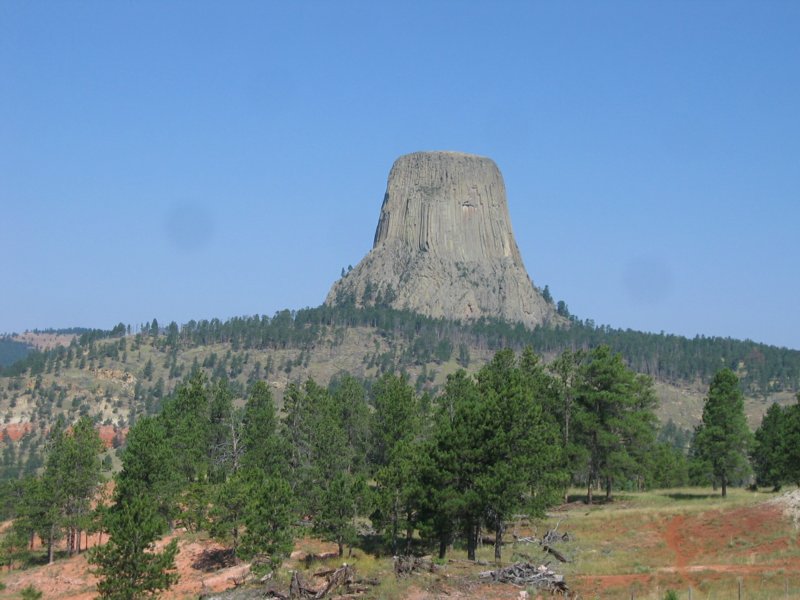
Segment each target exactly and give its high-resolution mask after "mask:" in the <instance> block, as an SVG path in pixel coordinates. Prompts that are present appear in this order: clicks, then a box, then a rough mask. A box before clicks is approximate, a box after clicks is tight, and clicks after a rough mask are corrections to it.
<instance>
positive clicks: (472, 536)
mask: <svg viewBox="0 0 800 600" xmlns="http://www.w3.org/2000/svg"><path fill="white" fill-rule="evenodd" d="M477 545H478V526H477V525H475V524H474V523H473V522H472V521H471V520H469V521H467V560H475V548H476V547H477Z"/></svg>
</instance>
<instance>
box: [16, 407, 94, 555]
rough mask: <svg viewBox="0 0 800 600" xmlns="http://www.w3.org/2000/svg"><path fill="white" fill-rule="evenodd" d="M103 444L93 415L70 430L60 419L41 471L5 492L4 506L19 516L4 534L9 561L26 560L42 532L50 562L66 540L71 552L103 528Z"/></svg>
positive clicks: (52, 433) (79, 549) (55, 427)
mask: <svg viewBox="0 0 800 600" xmlns="http://www.w3.org/2000/svg"><path fill="white" fill-rule="evenodd" d="M102 448H103V446H102V443H101V441H100V438H99V436H98V434H97V431H96V430H95V428H94V424H93V423H92V421H91V420H90V419H88V418H82V419H80V420H79V421H78V422H77V423H75V424H74V425H73V426H72V427H71V428H69V429H67V428H65V426H64V423H63V421H62V420H58V421H57V422H56V424H55V426H54V427H53V429H52V431H51V432H50V439H49V442H48V448H47V459H46V461H45V464H44V468H43V469H42V472H41V474H39V475H29V476H26V477H24V478H22V479H18V480H11V481H10V482H8V485H7V486H6V489H5V490H4V491H5V493H4V498H3V500H4V503H5V504H6V506H4V507H3V510H4V512H5V513H6V514H7V515H10V516H13V517H14V523H13V526H12V528H11V529H10V531H9V532H8V533H7V534H6V536H5V537H4V538H3V550H4V557H5V561H6V562H7V563H9V564H10V563H13V562H15V561H17V560H23V559H24V558H25V557H26V555H27V553H28V550H29V549H30V548H32V547H33V543H34V538H35V537H37V536H38V538H39V539H41V540H42V542H43V543H44V544H45V546H46V548H47V555H48V560H49V562H53V560H54V556H55V548H56V544H57V543H58V542H60V541H61V540H66V548H67V553H68V554H69V555H70V556H71V555H73V554H74V553H76V552H80V551H81V544H82V539H83V535H82V534H83V533H85V532H87V531H97V530H98V528H99V527H100V526H101V525H100V521H99V518H100V513H98V512H97V511H96V510H94V509H93V507H92V502H93V501H94V500H95V499H96V496H97V493H98V491H99V490H100V485H101V482H102V464H101V461H100V452H101V450H102Z"/></svg>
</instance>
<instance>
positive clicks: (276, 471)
mask: <svg viewBox="0 0 800 600" xmlns="http://www.w3.org/2000/svg"><path fill="white" fill-rule="evenodd" d="M278 425H279V423H278V418H277V415H276V413H275V403H274V401H273V399H272V392H270V390H269V386H267V384H266V382H264V381H257V382H256V383H255V384H253V387H252V389H251V390H250V395H249V397H248V399H247V403H246V404H245V407H244V414H243V417H242V440H241V442H242V448H241V450H242V455H241V456H242V464H243V465H245V466H252V467H255V468H259V469H261V470H262V471H264V473H266V474H267V475H270V476H282V477H285V476H286V475H287V471H288V455H289V450H288V448H287V445H286V443H285V438H283V437H282V436H281V435H280V433H279V430H278Z"/></svg>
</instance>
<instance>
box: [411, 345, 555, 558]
mask: <svg viewBox="0 0 800 600" xmlns="http://www.w3.org/2000/svg"><path fill="white" fill-rule="evenodd" d="M523 358H527V361H529V362H531V363H532V361H531V357H530V356H528V357H523ZM521 362H522V363H523V366H522V367H521V366H520V364H518V363H517V360H516V358H515V356H514V354H513V352H512V351H510V350H507V351H503V352H499V353H498V354H496V355H495V357H494V359H493V360H492V362H491V363H489V364H488V365H486V366H485V367H484V368H483V369H481V371H480V372H479V373H478V375H477V377H476V379H472V378H470V377H469V376H468V375H467V374H466V373H464V372H463V371H459V372H458V373H456V374H455V375H452V376H450V377H449V378H448V381H447V385H446V387H445V391H444V394H443V395H442V396H441V398H440V399H439V406H438V413H437V416H436V425H435V429H434V432H433V439H432V440H431V444H430V448H429V455H430V457H431V461H430V463H429V465H428V466H427V467H425V466H423V472H424V475H423V480H424V485H425V488H426V490H427V492H428V496H427V499H426V502H425V503H424V505H423V506H422V509H421V510H422V513H423V519H424V521H425V528H426V530H427V531H429V532H430V533H429V534H430V535H433V536H435V537H436V538H438V540H439V555H440V557H443V556H444V552H445V549H446V547H447V545H448V543H449V542H450V539H451V537H452V536H453V535H454V534H455V532H456V530H457V529H459V528H460V529H461V530H462V531H463V533H464V536H465V539H466V542H467V554H468V557H469V558H472V559H474V557H475V550H476V546H477V535H478V530H479V527H480V524H481V522H484V521H485V522H487V523H488V524H489V525H490V526H491V527H492V528H493V529H494V530H495V532H497V533H498V534H501V533H502V531H503V528H504V523H505V520H506V519H507V518H509V517H510V515H511V514H512V513H513V512H514V511H516V510H520V509H526V510H530V511H531V512H533V513H534V514H536V513H541V511H543V510H544V508H545V507H546V506H548V505H549V504H551V503H553V502H554V501H556V500H557V493H558V491H560V489H561V487H562V486H563V477H561V476H560V475H559V473H560V472H561V465H562V459H561V452H560V446H559V443H558V440H559V431H558V427H557V425H556V423H555V422H554V421H553V420H552V419H551V418H550V417H549V416H548V415H547V414H546V413H545V411H544V410H543V404H542V402H541V397H538V396H539V395H540V394H543V393H544V387H541V388H540V387H538V386H539V385H541V382H542V381H544V373H543V370H542V369H541V367H540V366H538V365H536V364H525V360H523V361H521ZM538 376H541V378H542V379H538ZM499 541H500V537H499V535H498V542H499ZM500 547H501V544H500V543H498V544H497V545H496V548H495V552H496V556H499V550H500Z"/></svg>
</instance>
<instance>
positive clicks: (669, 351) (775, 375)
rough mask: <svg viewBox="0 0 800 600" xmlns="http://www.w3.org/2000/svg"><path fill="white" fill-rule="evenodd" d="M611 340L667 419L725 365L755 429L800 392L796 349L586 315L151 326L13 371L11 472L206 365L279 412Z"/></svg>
mask: <svg viewBox="0 0 800 600" xmlns="http://www.w3.org/2000/svg"><path fill="white" fill-rule="evenodd" d="M601 343H607V344H609V345H610V346H611V347H612V348H613V349H614V350H615V351H618V352H621V353H622V354H623V356H624V357H625V359H626V361H627V362H628V364H629V365H630V366H631V367H632V368H633V369H634V370H637V371H639V372H643V373H646V374H649V375H651V376H652V377H653V378H654V379H655V380H656V390H657V393H658V396H659V400H660V403H659V407H658V409H657V414H658V416H659V418H660V419H661V421H662V423H667V422H668V421H669V420H671V421H673V423H675V424H676V425H678V426H679V427H681V428H684V429H691V428H692V427H693V426H694V425H695V424H696V423H697V422H698V420H699V418H700V415H701V412H702V403H703V397H704V394H705V393H706V390H707V384H708V380H709V378H710V377H711V376H712V375H713V373H714V372H715V371H716V370H717V369H718V368H721V367H722V366H731V367H733V368H734V369H735V370H736V371H737V373H738V374H739V376H740V377H741V379H742V383H743V386H744V388H745V391H746V393H747V405H746V411H747V414H748V417H749V419H750V424H751V426H753V427H755V426H756V425H757V424H758V423H759V422H760V419H761V416H762V415H763V413H764V411H765V410H766V408H767V407H768V406H769V405H770V404H771V403H772V402H773V401H777V402H780V403H783V404H787V403H789V402H791V401H792V400H793V398H794V394H795V393H796V391H797V390H798V389H800V385H798V382H800V352H797V351H793V350H787V349H781V348H774V347H770V346H765V345H763V344H755V343H753V342H746V341H736V340H730V339H718V338H696V339H694V340H689V339H686V338H681V337H679V336H669V335H663V334H659V335H656V334H645V333H641V332H633V331H622V330H613V329H611V328H608V327H596V326H594V324H592V323H591V322H580V321H578V320H575V319H574V320H573V322H572V324H571V326H570V327H569V328H537V329H535V330H533V331H530V330H527V329H525V328H523V327H521V326H511V325H508V324H505V323H503V322H500V321H488V320H482V321H480V322H478V323H474V324H460V323H458V322H453V321H447V320H442V319H432V318H429V317H424V316H420V315H417V314H414V313H410V312H407V311H397V310H394V309H390V308H387V307H373V308H370V309H356V308H355V307H352V306H349V307H348V306H345V307H338V308H331V307H320V308H314V309H303V310H300V311H297V312H290V311H282V312H280V313H277V314H276V315H275V316H274V317H272V318H269V317H241V318H235V319H230V320H228V321H224V322H223V321H220V320H216V319H214V320H211V321H200V322H195V321H191V322H189V323H187V324H184V325H183V326H178V325H177V324H175V323H171V324H169V325H168V326H167V327H159V325H158V324H157V322H155V321H154V322H153V323H148V324H145V325H144V326H143V327H142V328H141V329H140V331H139V332H138V333H136V334H129V333H128V328H127V327H125V326H123V325H122V324H120V325H118V326H117V327H115V328H114V329H113V330H111V331H89V332H84V333H83V334H82V335H81V336H80V337H74V338H72V340H71V342H70V343H69V344H68V345H67V346H58V347H56V348H54V349H51V350H45V351H34V352H32V353H31V354H29V355H28V356H27V358H26V359H25V360H23V361H21V362H18V363H17V364H15V365H13V366H11V367H7V368H6V369H5V370H3V371H2V376H0V411H1V414H2V415H3V424H2V428H3V431H4V434H5V435H4V441H5V443H4V445H3V458H2V469H3V475H4V476H6V477H8V476H15V475H17V474H18V473H19V472H20V471H26V472H29V471H32V470H35V469H36V468H37V467H38V466H39V464H40V462H39V461H40V459H39V458H38V455H39V450H40V449H41V447H42V444H43V443H44V436H43V433H44V432H46V431H47V430H48V428H49V426H50V424H51V423H52V422H53V421H54V419H55V418H56V417H57V416H58V415H64V417H65V418H66V420H67V422H72V421H74V420H75V419H77V418H78V417H79V416H82V415H89V416H91V417H92V418H93V419H94V420H95V421H96V422H97V423H98V424H101V425H104V426H105V429H106V432H105V435H106V436H107V437H109V436H110V437H111V438H112V439H113V437H114V434H113V432H114V431H118V432H119V434H118V437H120V438H121V437H122V436H123V435H124V431H125V430H126V428H127V427H129V426H130V424H131V422H132V421H133V420H135V419H136V418H137V417H138V416H141V415H144V414H154V413H157V412H158V411H159V410H160V406H161V401H162V399H163V398H164V397H165V396H166V395H168V394H169V392H170V391H171V390H172V389H173V388H174V387H175V386H176V385H177V384H178V383H179V382H180V381H181V380H182V379H183V378H184V377H185V376H186V375H187V374H188V373H189V372H190V371H191V370H192V369H195V368H200V369H203V370H204V371H206V373H207V374H208V375H209V377H210V378H211V379H218V378H221V377H225V378H227V379H229V380H230V382H231V387H232V389H233V390H234V393H236V394H237V395H238V396H239V397H244V395H245V393H246V390H247V388H248V387H249V385H250V384H252V383H253V382H254V381H257V380H264V381H267V382H268V383H269V386H270V387H271V388H272V390H273V392H274V394H275V396H276V398H277V400H278V402H279V403H280V400H281V398H282V394H283V391H284V390H285V389H286V387H287V386H288V385H289V384H290V383H293V382H295V383H302V382H304V381H305V380H307V379H308V378H312V379H314V380H315V381H317V382H318V383H320V384H322V385H327V384H328V383H330V382H331V381H332V380H333V379H335V378H336V377H337V376H339V375H341V374H343V373H350V374H352V375H354V376H356V377H358V378H360V379H363V380H365V381H366V382H367V385H369V382H370V381H371V380H372V379H373V378H375V377H376V376H379V375H380V374H382V373H385V372H402V373H405V374H406V375H407V376H408V378H409V381H410V382H411V383H412V384H413V385H414V386H415V388H416V389H417V390H418V391H419V392H430V393H431V394H435V392H436V391H437V390H438V389H439V387H440V386H441V385H442V384H443V382H444V381H445V379H446V376H447V375H448V374H450V373H453V372H454V371H456V370H457V369H459V368H462V367H463V368H466V369H468V370H471V371H474V370H477V369H478V368H479V367H480V366H482V365H483V364H484V363H485V362H487V360H488V359H489V358H490V357H491V355H492V354H493V353H494V352H495V351H496V350H498V349H500V348H503V347H512V348H515V349H521V348H522V347H524V346H527V345H530V346H532V347H533V348H534V350H536V351H537V352H539V353H540V354H542V355H544V357H545V359H546V360H548V359H550V358H552V357H554V356H555V355H556V354H557V353H559V352H560V351H562V350H563V349H566V348H570V349H578V348H589V347H594V346H597V345H599V344H601ZM14 438H17V440H18V441H13V440H14ZM10 440H11V441H10Z"/></svg>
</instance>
